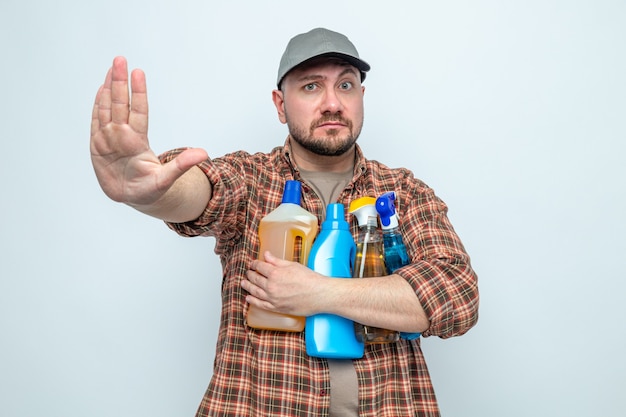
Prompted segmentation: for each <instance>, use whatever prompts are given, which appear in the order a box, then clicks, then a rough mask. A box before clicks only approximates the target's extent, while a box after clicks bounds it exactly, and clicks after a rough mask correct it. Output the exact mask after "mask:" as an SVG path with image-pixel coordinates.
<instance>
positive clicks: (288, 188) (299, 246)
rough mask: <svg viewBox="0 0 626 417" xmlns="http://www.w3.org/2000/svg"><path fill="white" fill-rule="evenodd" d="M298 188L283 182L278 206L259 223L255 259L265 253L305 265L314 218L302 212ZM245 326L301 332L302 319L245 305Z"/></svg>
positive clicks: (315, 230)
mask: <svg viewBox="0 0 626 417" xmlns="http://www.w3.org/2000/svg"><path fill="white" fill-rule="evenodd" d="M301 190H302V186H301V184H300V182H298V181H293V180H290V181H287V182H286V183H285V191H284V192H283V199H282V201H281V204H280V205H279V206H278V207H277V208H275V209H274V210H273V211H272V212H270V213H269V214H268V215H267V216H265V217H264V218H262V219H261V221H260V223H259V242H260V246H259V259H264V258H263V254H264V253H265V252H266V251H269V252H270V253H271V254H273V255H274V256H277V257H279V258H281V259H287V260H290V261H294V262H299V263H301V264H303V265H306V264H307V261H308V257H309V252H310V251H311V246H312V245H313V241H314V240H315V236H316V235H317V230H318V225H317V217H316V216H315V215H314V214H312V213H310V212H308V211H307V210H305V209H304V208H302V206H301V205H300V199H301V196H302V191H301ZM246 323H247V324H248V326H250V327H254V328H257V329H268V330H282V331H287V332H301V331H302V330H304V324H305V318H304V317H299V316H292V315H288V314H280V313H274V312H271V311H267V310H264V309H261V308H257V307H255V306H253V305H248V312H247V314H246Z"/></svg>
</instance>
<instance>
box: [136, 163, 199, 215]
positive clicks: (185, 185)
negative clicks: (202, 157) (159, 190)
mask: <svg viewBox="0 0 626 417" xmlns="http://www.w3.org/2000/svg"><path fill="white" fill-rule="evenodd" d="M210 199H211V183H210V182H209V180H208V178H207V177H206V175H205V174H204V172H202V170H201V169H200V168H198V167H193V168H191V169H189V171H187V172H185V173H184V174H183V175H182V176H181V177H180V178H179V179H178V180H176V182H175V183H174V185H173V186H172V187H171V188H170V189H169V190H168V191H167V192H166V193H165V194H164V195H163V196H162V197H161V198H160V199H158V200H157V201H155V202H154V203H152V204H149V205H131V207H133V208H135V209H137V210H139V211H140V212H142V213H145V214H148V215H150V216H153V217H156V218H158V219H161V220H164V221H167V222H171V223H184V222H188V221H191V220H194V219H197V218H198V217H199V216H200V215H201V214H202V212H203V211H204V209H205V208H206V206H207V204H208V202H209V200H210Z"/></svg>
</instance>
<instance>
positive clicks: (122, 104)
mask: <svg viewBox="0 0 626 417" xmlns="http://www.w3.org/2000/svg"><path fill="white" fill-rule="evenodd" d="M130 78H131V79H130V85H131V93H132V95H131V96H130V97H129V91H128V67H127V63H126V59H124V58H123V57H117V58H115V59H114V61H113V66H112V67H111V69H109V71H108V73H107V75H106V78H105V81H104V84H103V85H102V86H101V87H100V89H99V90H98V93H97V95H96V100H95V103H94V107H93V112H92V118H91V143H90V150H91V161H92V164H93V167H94V170H95V172H96V177H97V178H98V181H99V183H100V186H101V187H102V190H103V191H104V193H105V194H106V195H107V196H109V197H110V198H111V199H112V200H114V201H118V202H122V203H125V204H128V205H129V206H131V207H134V208H136V209H137V210H139V211H141V212H143V213H146V214H149V215H151V216H154V217H157V218H160V219H163V220H166V221H170V222H185V221H189V220H193V219H195V218H197V217H198V216H199V215H200V214H201V213H202V211H203V210H204V208H205V207H206V205H207V203H208V201H209V199H210V198H211V186H210V183H209V181H208V179H207V178H206V176H205V175H204V173H203V172H202V171H201V170H200V169H199V168H197V167H196V165H197V164H199V163H200V162H202V161H204V160H205V159H206V158H207V157H208V156H207V153H206V151H204V150H203V149H197V148H196V149H188V150H186V151H184V152H183V153H181V154H180V155H179V156H178V157H177V158H176V159H174V160H173V161H170V162H168V163H166V164H161V162H160V161H159V158H158V157H157V156H156V154H155V153H154V152H153V151H152V149H150V146H149V143H148V98H147V90H146V78H145V75H144V73H143V71H141V70H134V71H133V72H132V73H131V77H130Z"/></svg>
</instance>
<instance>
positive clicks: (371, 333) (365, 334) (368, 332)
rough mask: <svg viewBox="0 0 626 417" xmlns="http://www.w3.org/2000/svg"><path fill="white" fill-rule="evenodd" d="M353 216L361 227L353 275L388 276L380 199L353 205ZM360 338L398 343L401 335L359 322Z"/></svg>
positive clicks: (356, 326) (355, 201)
mask: <svg viewBox="0 0 626 417" xmlns="http://www.w3.org/2000/svg"><path fill="white" fill-rule="evenodd" d="M350 213H352V214H353V215H354V216H355V217H356V219H357V222H358V224H359V235H358V238H357V250H356V260H355V262H354V269H353V273H352V276H353V277H355V278H368V277H384V276H386V275H387V268H386V267H385V261H384V258H383V240H382V236H381V233H380V229H379V228H378V215H377V213H376V199H375V198H374V197H360V198H357V199H356V200H354V201H352V202H351V203H350ZM355 331H356V335H357V338H358V339H359V340H362V341H363V342H365V343H368V344H369V343H389V342H397V341H398V339H400V333H399V332H397V331H394V330H387V329H381V328H378V327H372V326H365V325H362V324H360V323H355Z"/></svg>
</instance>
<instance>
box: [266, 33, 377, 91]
mask: <svg viewBox="0 0 626 417" xmlns="http://www.w3.org/2000/svg"><path fill="white" fill-rule="evenodd" d="M320 56H332V57H338V58H341V59H343V60H345V61H346V62H348V63H349V64H351V65H354V66H355V67H356V68H358V69H359V71H361V81H363V80H364V79H365V73H366V72H367V71H369V70H370V66H369V64H368V63H367V62H365V61H363V60H362V59H361V58H359V53H358V52H357V50H356V48H355V47H354V45H353V44H352V42H350V40H349V39H348V38H347V37H346V36H345V35H342V34H341V33H337V32H333V31H332V30H328V29H324V28H316V29H313V30H311V31H309V32H306V33H301V34H299V35H296V36H294V37H293V38H291V40H290V41H289V43H288V44H287V48H286V49H285V52H284V53H283V56H282V58H281V59H280V66H279V67H278V78H277V79H276V85H277V86H278V88H280V83H281V82H282V81H283V78H285V75H287V73H288V72H289V71H291V70H292V69H294V68H295V67H297V66H298V65H300V64H302V63H304V62H306V61H308V60H310V59H313V58H317V57H320Z"/></svg>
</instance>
